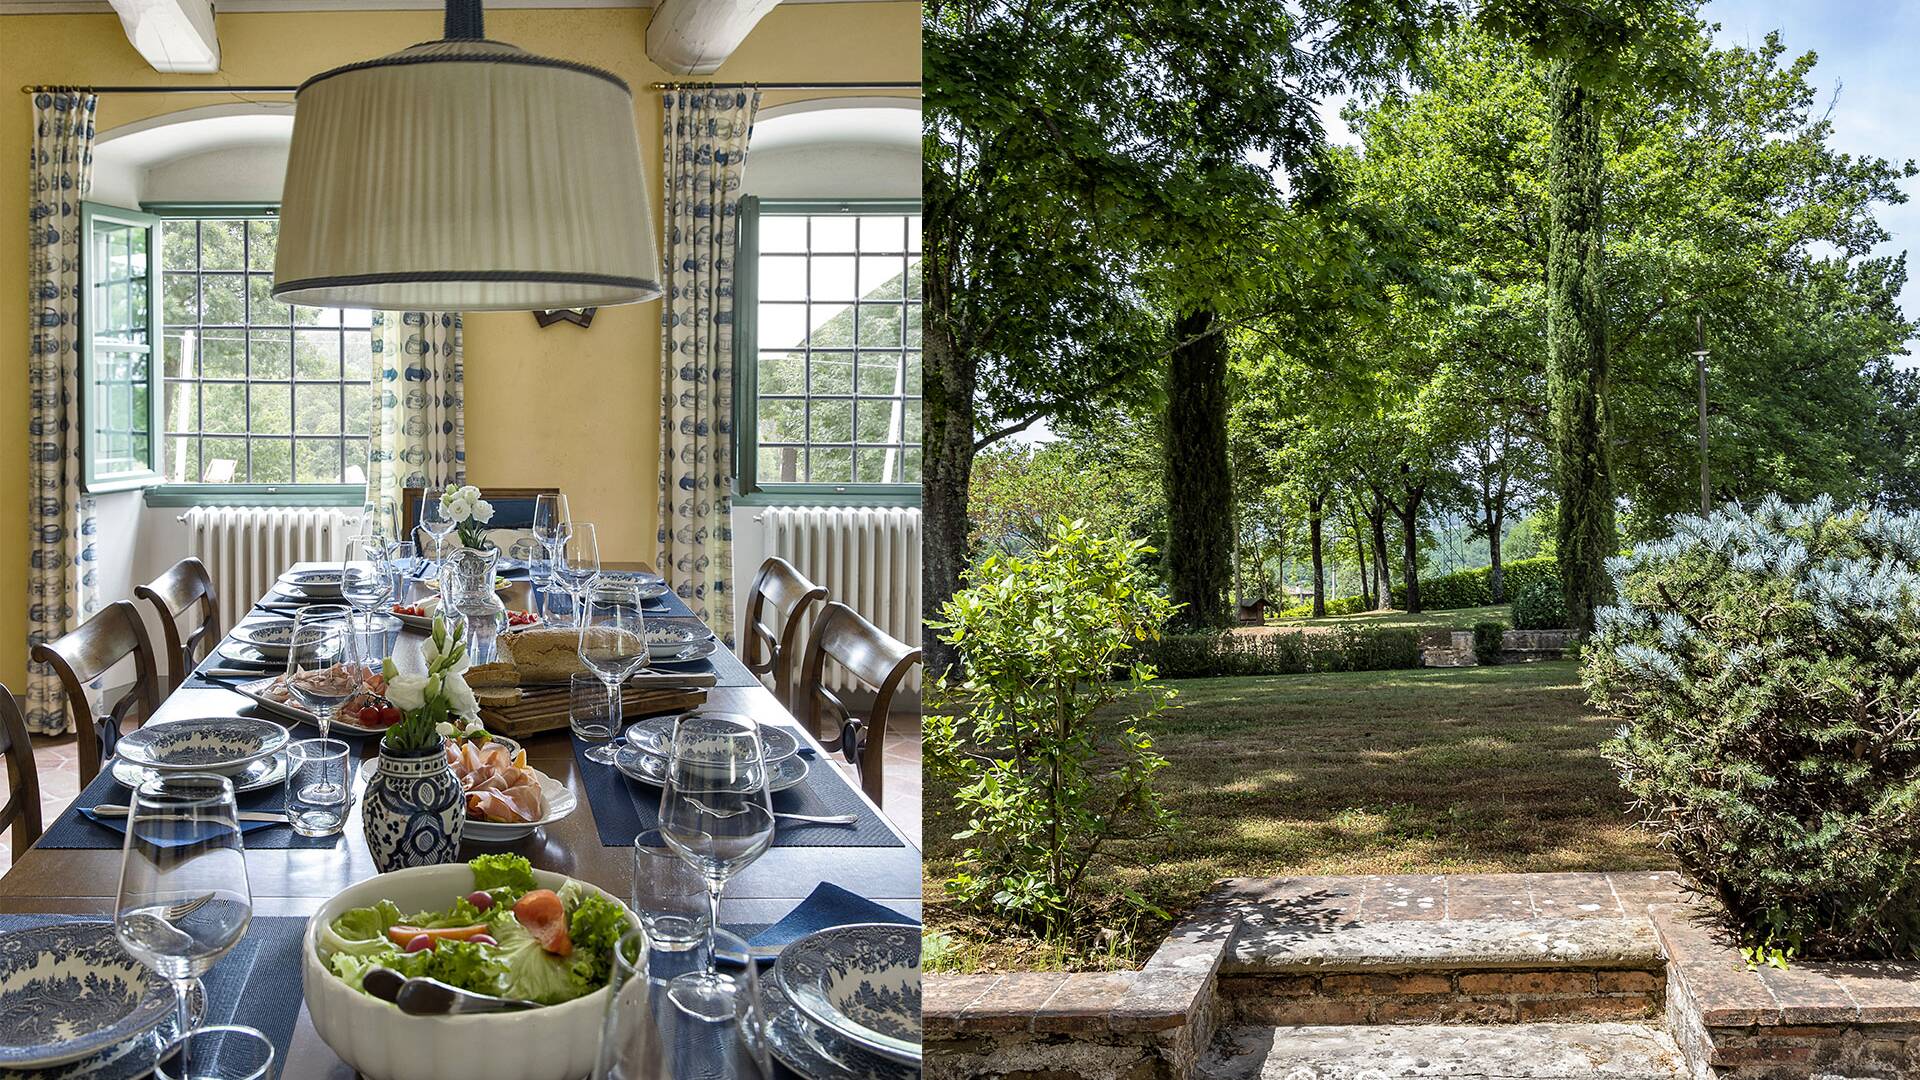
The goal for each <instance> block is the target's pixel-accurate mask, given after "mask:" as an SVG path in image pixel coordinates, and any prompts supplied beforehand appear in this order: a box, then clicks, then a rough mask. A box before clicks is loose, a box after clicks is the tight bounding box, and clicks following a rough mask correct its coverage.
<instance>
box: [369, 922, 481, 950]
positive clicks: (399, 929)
mask: <svg viewBox="0 0 1920 1080" xmlns="http://www.w3.org/2000/svg"><path fill="white" fill-rule="evenodd" d="M486 932H487V924H486V923H474V924H473V925H472V926H437V927H434V928H433V929H431V930H428V929H425V928H423V927H418V926H389V927H387V938H388V939H389V940H391V941H392V942H393V943H394V944H395V945H398V946H400V947H401V948H405V947H406V945H407V942H409V941H412V940H413V939H414V938H417V937H419V936H420V935H421V934H425V935H427V936H428V937H430V938H432V939H434V940H435V941H466V940H467V939H468V938H471V937H474V936H475V935H478V934H484V933H486Z"/></svg>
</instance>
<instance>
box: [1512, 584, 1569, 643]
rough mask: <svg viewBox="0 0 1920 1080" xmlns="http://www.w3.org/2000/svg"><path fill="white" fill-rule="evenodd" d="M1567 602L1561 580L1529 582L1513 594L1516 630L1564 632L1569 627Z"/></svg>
mask: <svg viewBox="0 0 1920 1080" xmlns="http://www.w3.org/2000/svg"><path fill="white" fill-rule="evenodd" d="M1568 621H1569V620H1568V619H1567V600H1566V597H1564V596H1562V595H1561V593H1560V579H1558V578H1555V579H1554V580H1552V581H1533V582H1528V583H1527V585H1526V587H1524V588H1522V589H1520V590H1519V591H1517V592H1515V593H1514V594H1513V626H1514V629H1516V630H1564V629H1566V627H1567V623H1568Z"/></svg>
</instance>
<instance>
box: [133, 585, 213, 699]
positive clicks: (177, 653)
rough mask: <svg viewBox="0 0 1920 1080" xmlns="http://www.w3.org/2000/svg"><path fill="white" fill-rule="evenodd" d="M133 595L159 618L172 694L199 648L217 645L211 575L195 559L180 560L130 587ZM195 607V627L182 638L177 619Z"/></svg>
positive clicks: (196, 658) (194, 661) (197, 659)
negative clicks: (165, 569) (162, 571)
mask: <svg viewBox="0 0 1920 1080" xmlns="http://www.w3.org/2000/svg"><path fill="white" fill-rule="evenodd" d="M133 595H135V596H137V597H139V598H140V599H142V600H145V601H146V602H147V603H149V604H152V605H153V608H154V611H155V612H157V613H158V614H159V616H160V628H161V631H162V632H163V633H164V634H165V635H166V640H167V652H166V656H167V692H168V693H172V692H173V691H175V690H178V689H180V684H181V683H182V682H184V681H186V678H187V672H189V671H192V670H193V669H194V666H195V665H197V664H198V663H199V662H200V660H201V659H202V658H203V657H204V655H205V654H204V653H202V652H201V651H200V647H201V646H202V645H205V646H206V651H207V652H212V651H213V649H214V647H215V646H217V645H219V644H220V634H221V631H220V598H219V597H218V596H216V595H215V594H214V591H213V575H211V574H209V573H207V567H206V564H205V563H203V562H201V561H200V560H199V559H194V558H186V559H181V560H180V561H179V562H177V563H174V564H173V568H172V569H170V570H168V571H167V572H166V573H164V574H161V575H160V576H159V577H157V578H154V579H153V580H152V581H150V582H148V583H147V584H145V585H136V586H134V588H133ZM196 605H197V606H198V607H199V609H200V612H199V626H197V627H196V628H195V629H194V631H193V633H191V634H188V635H187V636H186V637H185V638H182V637H181V636H180V616H181V614H182V613H184V612H185V611H186V610H187V609H188V608H189V607H193V606H196Z"/></svg>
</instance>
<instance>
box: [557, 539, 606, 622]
mask: <svg viewBox="0 0 1920 1080" xmlns="http://www.w3.org/2000/svg"><path fill="white" fill-rule="evenodd" d="M553 574H554V576H555V577H557V578H559V579H560V584H561V585H563V586H565V587H566V590H567V592H568V593H570V594H572V596H573V612H574V616H575V619H576V621H578V619H580V618H581V617H583V616H585V614H586V607H585V605H586V599H587V593H588V592H589V591H591V590H592V589H593V587H594V585H595V584H597V583H598V582H599V580H600V542H599V540H598V539H596V538H595V536H594V529H593V523H592V522H589V521H576V522H574V523H573V525H572V527H571V528H569V529H568V530H567V535H566V536H565V537H564V538H562V539H561V541H560V543H559V545H558V547H557V548H556V553H555V555H554V560H553Z"/></svg>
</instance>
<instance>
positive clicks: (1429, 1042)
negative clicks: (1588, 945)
mask: <svg viewBox="0 0 1920 1080" xmlns="http://www.w3.org/2000/svg"><path fill="white" fill-rule="evenodd" d="M1194 1075H1195V1077H1196V1078H1199V1080H1262V1078H1265V1080H1289V1078H1298V1077H1316V1078H1335V1077H1337V1078H1342V1080H1344V1078H1348V1077H1366V1078H1369V1080H1388V1078H1399V1077H1413V1076H1418V1077H1422V1078H1444V1077H1462V1078H1466V1077H1473V1078H1477V1080H1479V1078H1500V1080H1683V1078H1684V1077H1686V1075H1687V1072H1686V1064H1685V1061H1684V1059H1683V1058H1682V1056H1681V1054H1680V1051H1679V1049H1678V1048H1677V1047H1676V1046H1675V1045H1674V1042H1673V1040H1672V1039H1671V1038H1669V1037H1668V1036H1667V1034H1666V1033H1665V1032H1663V1031H1660V1030H1659V1029H1658V1028H1656V1027H1653V1026H1651V1025H1647V1024H1621V1023H1599V1024H1522V1025H1512V1026H1505V1027H1471V1026H1449V1025H1412V1026H1374V1025H1369V1026H1364V1027H1355V1026H1343V1025H1321V1026H1311V1027H1287V1028H1271V1027H1253V1026H1235V1027H1227V1028H1223V1029H1221V1031H1220V1032H1219V1034H1217V1035H1216V1036H1215V1037H1214V1039H1213V1042H1212V1043H1211V1045H1209V1047H1208V1048H1207V1053H1206V1054H1205V1055H1203V1056H1202V1058H1201V1060H1200V1062H1199V1064H1198V1066H1197V1068H1196V1070H1195V1074H1194Z"/></svg>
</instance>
